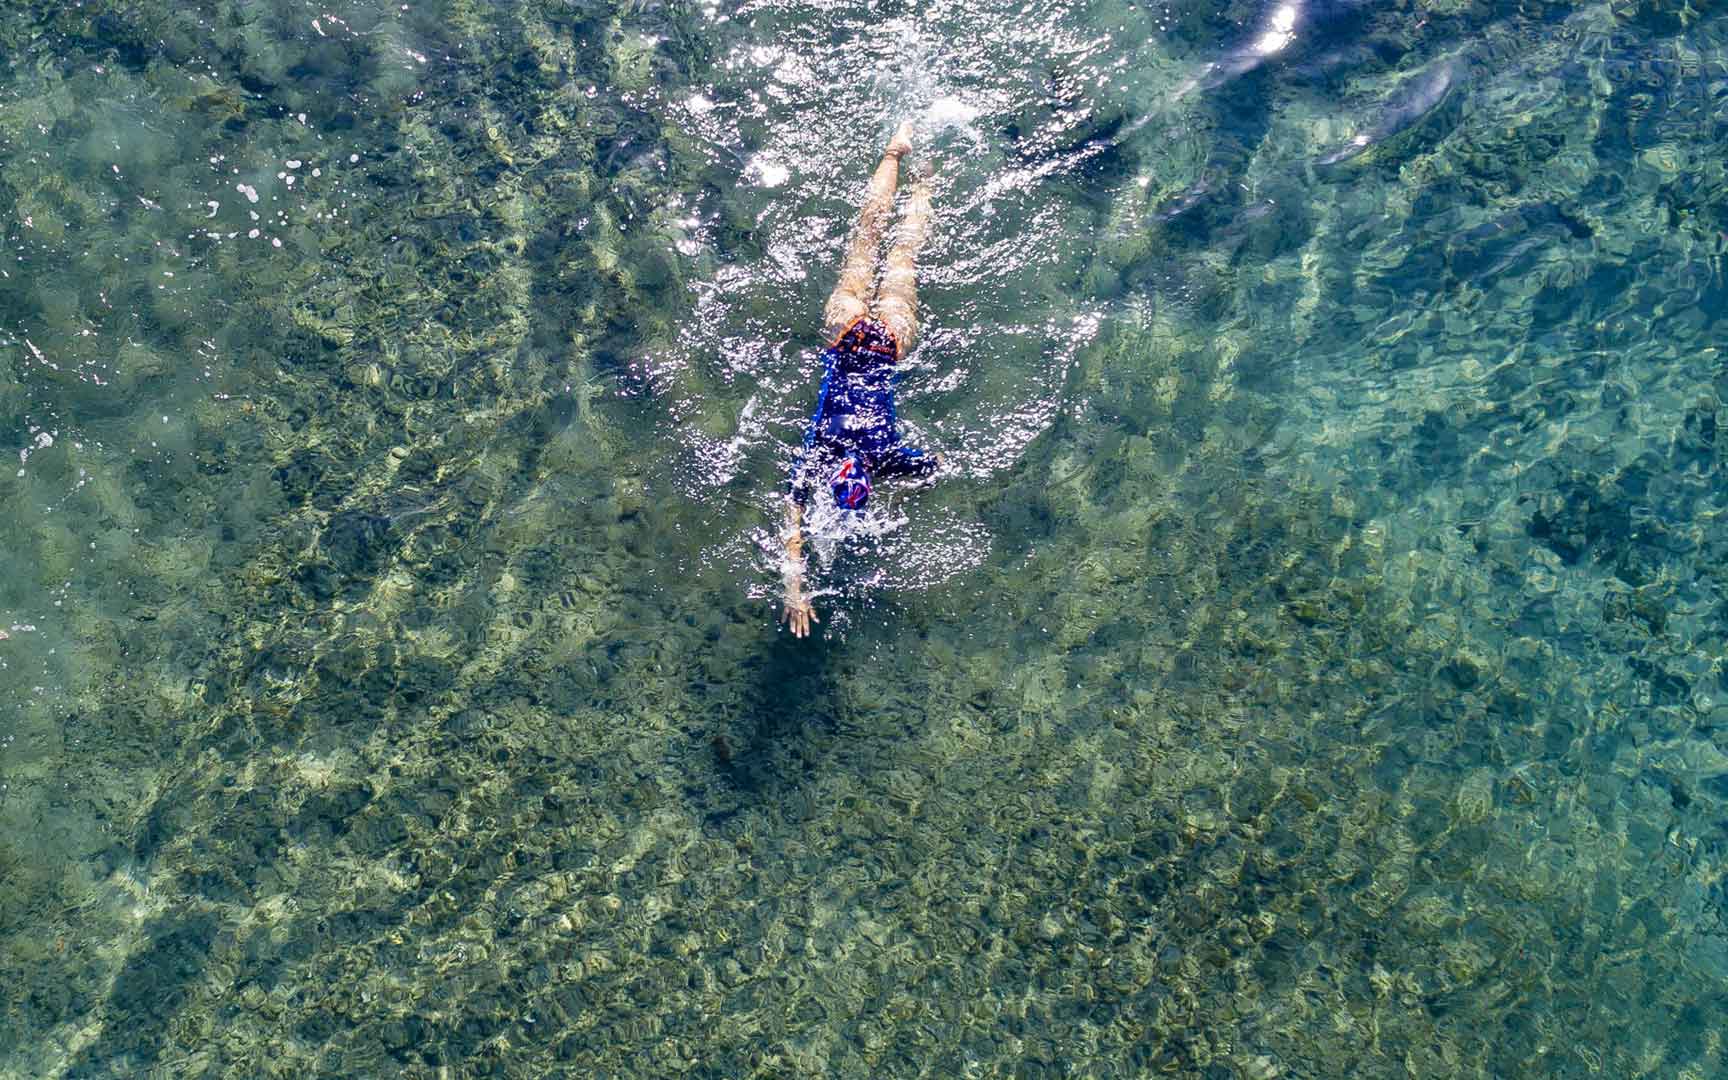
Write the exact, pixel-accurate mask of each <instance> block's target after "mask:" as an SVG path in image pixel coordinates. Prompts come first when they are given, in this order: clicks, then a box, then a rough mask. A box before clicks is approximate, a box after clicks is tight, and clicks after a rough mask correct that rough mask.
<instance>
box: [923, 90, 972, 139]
mask: <svg viewBox="0 0 1728 1080" xmlns="http://www.w3.org/2000/svg"><path fill="white" fill-rule="evenodd" d="M977 118H978V107H977V106H976V105H970V104H968V103H966V102H964V101H961V100H960V99H959V98H957V97H939V98H937V99H936V100H935V101H932V102H931V103H930V107H929V108H927V109H925V110H924V123H925V124H926V125H927V126H928V128H929V129H930V131H931V132H932V133H933V134H934V133H938V132H942V131H947V130H949V129H952V128H965V127H970V126H971V125H972V121H973V120H976V119H977Z"/></svg>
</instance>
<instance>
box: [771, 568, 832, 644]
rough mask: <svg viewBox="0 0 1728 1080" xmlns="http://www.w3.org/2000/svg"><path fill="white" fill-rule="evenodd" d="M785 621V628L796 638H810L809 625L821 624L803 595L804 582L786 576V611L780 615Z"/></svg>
mask: <svg viewBox="0 0 1728 1080" xmlns="http://www.w3.org/2000/svg"><path fill="white" fill-rule="evenodd" d="M780 617H781V618H782V619H785V620H786V626H787V628H788V629H790V630H791V631H792V636H793V637H796V638H801V637H809V636H810V624H811V623H813V622H821V621H822V620H821V619H818V618H817V617H816V609H815V608H813V607H811V606H810V598H809V597H808V596H805V595H804V582H803V581H802V580H801V579H800V578H795V577H792V576H791V575H787V578H786V609H785V610H784V611H782V612H781V613H780Z"/></svg>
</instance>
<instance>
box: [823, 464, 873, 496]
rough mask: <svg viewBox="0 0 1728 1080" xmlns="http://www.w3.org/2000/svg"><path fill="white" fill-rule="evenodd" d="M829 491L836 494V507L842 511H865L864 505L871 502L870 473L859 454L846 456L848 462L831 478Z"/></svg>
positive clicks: (835, 471) (841, 465) (836, 470)
mask: <svg viewBox="0 0 1728 1080" xmlns="http://www.w3.org/2000/svg"><path fill="white" fill-rule="evenodd" d="M828 490H829V491H832V492H833V493H834V505H835V506H838V507H839V508H840V509H842V510H862V509H864V504H865V503H867V502H869V501H870V472H869V470H868V469H866V468H864V463H863V462H862V461H860V460H858V455H857V454H847V455H846V460H845V461H842V462H841V463H840V467H839V468H838V469H835V470H834V475H833V476H832V477H830V478H829V480H828Z"/></svg>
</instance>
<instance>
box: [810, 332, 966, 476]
mask: <svg viewBox="0 0 1728 1080" xmlns="http://www.w3.org/2000/svg"><path fill="white" fill-rule="evenodd" d="M898 351H899V350H898V348H897V347H896V345H895V342H894V335H893V334H892V333H890V332H889V330H888V328H887V327H885V326H883V325H882V324H881V323H879V322H876V321H875V320H873V319H869V318H865V317H862V316H860V317H859V318H857V319H854V320H853V321H852V325H850V326H848V327H847V328H846V329H845V330H842V331H841V332H840V336H839V337H837V338H835V339H834V344H832V345H830V346H828V347H827V348H826V349H824V350H822V366H823V369H824V370H823V375H822V391H821V393H820V394H819V395H818V396H817V399H816V412H815V413H814V414H812V415H811V417H810V424H809V426H808V427H806V428H805V429H804V448H803V449H802V450H800V451H799V452H798V456H797V457H795V458H794V459H793V460H792V472H791V476H790V478H789V482H788V486H789V488H790V489H791V495H792V498H793V500H794V501H796V502H797V504H798V505H799V506H803V505H804V504H805V503H806V502H808V501H809V498H810V490H811V488H813V487H814V486H815V485H816V483H817V482H819V481H820V480H822V479H825V478H826V477H827V475H828V474H829V473H831V472H832V471H833V470H834V468H835V467H836V466H837V464H838V463H839V461H840V460H841V459H843V458H845V456H846V455H847V454H853V453H855V454H857V455H858V456H859V457H860V458H862V459H863V461H864V467H865V468H867V469H869V470H870V472H871V473H872V474H873V475H875V476H879V477H889V476H917V477H924V476H929V475H930V474H932V473H934V472H935V471H936V459H935V458H934V457H932V456H930V455H929V454H926V453H925V452H924V451H922V450H918V449H915V448H913V447H910V446H905V445H902V444H901V442H900V431H899V428H898V427H897V426H896V424H895V416H894V362H895V360H896V358H897V353H898Z"/></svg>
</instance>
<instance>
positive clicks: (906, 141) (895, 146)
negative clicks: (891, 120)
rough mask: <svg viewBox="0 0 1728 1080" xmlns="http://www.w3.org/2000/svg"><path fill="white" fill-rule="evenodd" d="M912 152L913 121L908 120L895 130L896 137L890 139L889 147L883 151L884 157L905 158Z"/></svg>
mask: <svg viewBox="0 0 1728 1080" xmlns="http://www.w3.org/2000/svg"><path fill="white" fill-rule="evenodd" d="M911 152H912V121H910V120H907V121H905V122H904V123H902V124H901V125H900V127H899V128H898V129H897V130H896V131H895V132H894V137H893V138H891V139H889V140H888V148H887V149H886V150H884V151H882V156H883V157H891V158H903V157H905V156H906V155H907V154H910V153H911Z"/></svg>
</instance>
